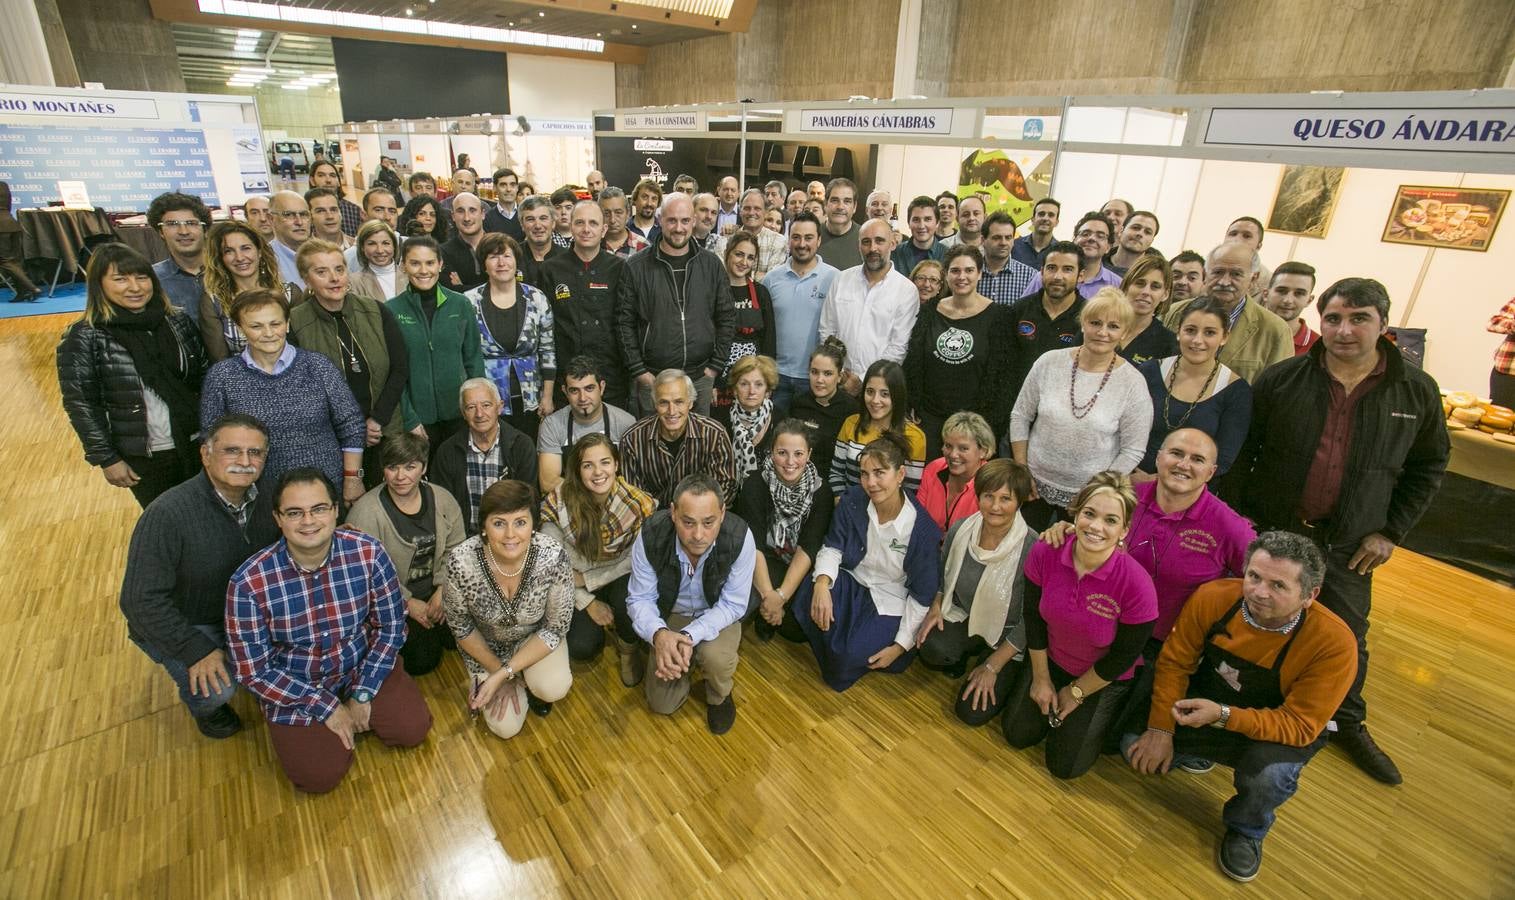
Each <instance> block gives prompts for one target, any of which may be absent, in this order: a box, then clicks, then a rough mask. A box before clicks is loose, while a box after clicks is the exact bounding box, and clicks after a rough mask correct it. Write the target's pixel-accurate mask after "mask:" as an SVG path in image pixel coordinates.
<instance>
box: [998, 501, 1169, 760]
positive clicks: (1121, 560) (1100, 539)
mask: <svg viewBox="0 0 1515 900" xmlns="http://www.w3.org/2000/svg"><path fill="white" fill-rule="evenodd" d="M1070 508H1071V509H1072V511H1073V529H1074V534H1075V535H1076V539H1075V540H1073V541H1070V542H1068V543H1065V544H1063V546H1062V549H1060V550H1054V549H1052V548H1051V547H1049V546H1048V545H1046V544H1043V543H1038V544H1037V545H1036V546H1034V547H1032V548H1031V552H1030V553H1029V554H1027V557H1026V588H1027V590H1026V599H1025V616H1026V648H1027V649H1028V650H1029V651H1030V652H1029V654H1028V655H1029V656H1030V657H1031V665H1030V666H1027V667H1026V670H1025V672H1024V673H1023V674H1022V675H1021V679H1020V684H1019V686H1017V687H1016V689H1015V690H1014V691H1013V692H1012V694H1011V701H1010V704H1009V707H1008V708H1007V709H1006V710H1005V718H1004V720H1003V721H1004V729H1005V739H1006V740H1008V741H1009V742H1010V745H1011V746H1012V747H1016V748H1018V749H1025V748H1027V747H1031V746H1035V745H1036V744H1039V743H1041V742H1042V741H1043V740H1045V741H1046V743H1047V748H1046V752H1047V770H1048V771H1049V772H1051V773H1052V774H1053V775H1056V776H1057V777H1058V778H1077V777H1078V776H1080V775H1082V774H1084V773H1085V772H1087V771H1088V770H1089V767H1090V766H1092V765H1094V761H1095V760H1096V759H1098V758H1099V753H1100V748H1101V746H1102V744H1103V741H1104V737H1105V731H1106V730H1107V729H1109V728H1112V727H1115V726H1116V725H1117V724H1118V723H1117V719H1118V718H1119V716H1120V714H1121V711H1122V709H1123V708H1124V706H1125V698H1126V694H1127V693H1128V691H1129V690H1130V688H1131V677H1132V675H1134V674H1135V672H1136V661H1137V658H1138V657H1139V656H1141V651H1142V647H1143V645H1145V644H1146V642H1147V638H1148V637H1150V636H1151V635H1152V623H1153V622H1154V621H1156V619H1157V592H1156V590H1155V589H1154V588H1153V587H1152V578H1151V576H1149V575H1148V574H1147V572H1146V570H1145V569H1143V568H1142V567H1141V566H1140V565H1138V564H1137V562H1136V560H1134V559H1132V558H1131V557H1129V556H1127V555H1126V553H1125V551H1123V550H1121V549H1120V542H1121V540H1122V539H1123V538H1124V537H1125V536H1126V530H1127V529H1128V528H1130V526H1131V512H1132V510H1134V509H1135V508H1136V495H1135V494H1134V493H1132V491H1131V480H1130V479H1129V478H1127V477H1126V476H1125V475H1123V474H1121V473H1120V472H1116V471H1105V472H1100V473H1099V474H1097V475H1095V476H1094V477H1093V478H1091V479H1090V480H1089V483H1088V484H1087V485H1085V486H1084V489H1083V490H1081V491H1079V492H1078V496H1077V497H1075V498H1074V499H1073V505H1072V506H1071V507H1070ZM1033 585H1034V586H1035V589H1033Z"/></svg>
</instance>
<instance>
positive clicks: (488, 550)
mask: <svg viewBox="0 0 1515 900" xmlns="http://www.w3.org/2000/svg"><path fill="white" fill-rule="evenodd" d="M484 561H485V562H487V563H489V570H490V571H491V572H493V573H495V574H496V575H498V576H500V577H501V578H516V577H518V576H520V574H521V573H522V572H524V571H526V558H525V557H522V558H521V567H520V568H519V569H516V570H515V571H514V572H507V571H505V566H503V565H502V564H500V563H499V562H498V561H497V560H496V559H495V558H494V547H493V546H492V545H490V543H489V541H488V540H487V539H486V540H485V541H484Z"/></svg>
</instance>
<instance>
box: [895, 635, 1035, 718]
mask: <svg viewBox="0 0 1515 900" xmlns="http://www.w3.org/2000/svg"><path fill="white" fill-rule="evenodd" d="M991 652H992V650H991V648H990V647H989V645H988V643H986V642H985V641H984V639H983V638H981V637H979V636H978V635H976V634H969V633H968V622H967V620H966V619H965V620H963V621H961V622H943V623H942V627H941V628H940V629H932V631H931V633H930V634H929V635H927V636H926V642H925V643H923V644H921V652H920V661H921V665H923V666H925V667H926V668H928V669H938V670H951V669H958V668H959V667H962V668H967V667H969V666H978V665H980V664H982V663H983V661H984V658H985V657H987V656H988V655H989V654H990V653H991ZM1025 665H1026V660H1025V657H1021V658H1020V659H1012V660H1010V661H1009V662H1007V663H1005V667H1004V668H1003V669H1000V670H999V674H998V675H997V676H995V678H994V700H993V702H991V703H990V704H989V705H988V706H987V707H984V708H980V709H974V708H973V701H972V699H968V700H964V699H963V691H965V690H966V689H967V688H968V679H966V678H965V679H963V680H962V681H961V682H959V683H958V685H957V692H956V693H954V694H953V695H952V714H953V715H955V716H957V717H958V719H959V720H961V721H962V722H963V723H965V724H968V725H972V726H974V727H975V728H976V727H978V726H979V725H983V724H984V723H986V722H988V721H989V720H990V719H993V718H994V717H995V716H997V715H999V714H1000V713H1002V712H1004V710H1005V707H1006V706H1008V705H1009V703H1010V695H1011V693H1012V692H1013V691H1014V690H1015V686H1016V684H1018V683H1019V682H1020V680H1021V669H1022V668H1023V667H1025ZM1026 684H1027V688H1028V689H1029V687H1030V682H1029V681H1028V682H1027V683H1026Z"/></svg>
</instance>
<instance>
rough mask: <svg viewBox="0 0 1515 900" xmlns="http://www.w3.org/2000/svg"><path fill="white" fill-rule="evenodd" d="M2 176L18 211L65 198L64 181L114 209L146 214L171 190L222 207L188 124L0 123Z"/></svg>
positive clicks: (201, 146) (200, 135)
mask: <svg viewBox="0 0 1515 900" xmlns="http://www.w3.org/2000/svg"><path fill="white" fill-rule="evenodd" d="M259 152H260V153H261V148H260V150H259ZM0 181H6V182H9V183H10V186H11V195H12V197H13V198H14V201H15V205H16V208H18V209H21V208H26V207H43V206H47V205H48V203H50V202H52V201H55V200H60V199H62V198H61V197H59V196H58V182H59V181H82V182H84V184H85V186H86V187H87V188H88V191H89V197H90V200H91V201H93V203H94V204H95V205H96V206H99V207H102V208H104V209H105V210H107V211H109V212H141V211H143V210H146V209H147V205H148V204H149V203H151V202H152V199H153V198H154V197H156V196H158V195H159V194H162V193H165V192H167V191H180V192H183V193H186V194H198V195H199V196H200V199H201V200H204V201H205V205H206V206H219V205H220V198H219V197H218V196H217V195H216V178H215V173H214V172H213V171H212V168H211V161H210V152H209V151H208V150H207V149H206V146H205V133H204V132H203V131H199V130H196V129H188V128H59V127H56V126H44V125H5V124H0Z"/></svg>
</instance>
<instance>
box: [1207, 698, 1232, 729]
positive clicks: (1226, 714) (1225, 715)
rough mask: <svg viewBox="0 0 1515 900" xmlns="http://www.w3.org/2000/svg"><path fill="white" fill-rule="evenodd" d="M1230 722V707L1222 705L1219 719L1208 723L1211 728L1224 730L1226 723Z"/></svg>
mask: <svg viewBox="0 0 1515 900" xmlns="http://www.w3.org/2000/svg"><path fill="white" fill-rule="evenodd" d="M1229 721H1231V707H1229V706H1227V705H1226V704H1224V703H1222V704H1221V705H1220V718H1219V719H1216V720H1215V721H1214V722H1211V723H1210V726H1211V727H1212V728H1225V727H1226V723H1227V722H1229Z"/></svg>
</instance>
